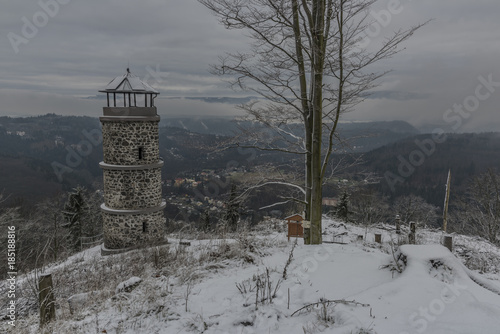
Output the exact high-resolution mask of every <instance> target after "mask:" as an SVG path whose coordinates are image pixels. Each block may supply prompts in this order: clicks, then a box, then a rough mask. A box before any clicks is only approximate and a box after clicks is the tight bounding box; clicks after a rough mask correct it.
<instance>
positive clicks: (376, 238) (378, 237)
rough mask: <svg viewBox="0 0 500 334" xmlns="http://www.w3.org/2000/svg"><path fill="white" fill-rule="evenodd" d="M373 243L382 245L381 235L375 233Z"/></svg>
mask: <svg viewBox="0 0 500 334" xmlns="http://www.w3.org/2000/svg"><path fill="white" fill-rule="evenodd" d="M375 242H378V243H379V244H381V243H382V234H380V233H375Z"/></svg>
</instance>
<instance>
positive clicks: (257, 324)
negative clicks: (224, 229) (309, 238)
mask: <svg viewBox="0 0 500 334" xmlns="http://www.w3.org/2000/svg"><path fill="white" fill-rule="evenodd" d="M324 225H325V236H324V240H325V241H327V242H330V241H333V240H334V241H335V242H338V243H324V244H323V245H317V246H305V245H303V242H302V241H301V240H298V243H297V245H296V246H295V247H294V245H293V244H294V241H293V240H292V241H289V242H287V240H286V237H285V233H283V232H277V231H272V230H270V229H268V228H267V227H263V226H260V227H259V229H258V231H254V232H248V233H245V234H243V235H239V236H237V237H235V238H234V239H222V240H221V239H210V240H194V239H193V240H191V246H188V247H181V246H179V245H178V240H176V239H173V238H172V239H170V241H171V244H170V245H169V246H166V247H159V248H158V247H157V248H152V249H149V250H141V251H134V252H129V253H127V254H122V255H115V256H109V257H105V258H102V257H100V255H99V253H98V252H97V251H96V250H97V249H91V250H88V251H87V252H86V253H82V254H79V255H77V256H74V257H73V258H71V259H68V261H65V262H64V263H60V264H57V265H54V266H52V267H49V268H47V269H46V271H50V272H52V274H53V277H55V281H56V285H57V286H56V289H57V291H56V297H57V298H58V302H57V305H58V310H57V317H58V320H57V321H56V322H54V323H53V324H52V325H51V327H50V328H48V332H49V333H50V332H52V333H120V334H124V333H168V334H170V333H207V334H215V333H219V334H223V333H227V334H233V333H247V334H250V333H258V334H261V333H286V334H294V333H297V334H304V333H306V334H307V333H339V334H340V333H358V334H360V333H372V334H373V333H378V334H403V333H406V334H408V333H411V334H413V333H443V334H444V333H463V334H470V333H486V334H488V333H491V334H498V333H500V295H499V294H498V293H499V292H500V282H499V279H500V275H499V273H498V268H499V263H500V256H499V254H500V252H499V251H498V249H497V248H496V247H495V246H493V245H491V244H488V243H487V242H486V241H484V240H478V239H475V238H471V237H465V236H456V240H457V241H456V242H457V246H456V249H457V250H456V252H455V254H456V255H459V256H462V257H457V256H456V255H454V254H452V253H450V252H449V251H448V250H447V249H446V248H444V247H442V246H440V245H438V244H436V243H437V242H438V241H439V236H440V234H439V233H437V232H432V231H420V232H419V234H418V238H417V240H419V242H420V243H421V245H403V246H401V247H399V250H398V249H396V250H395V253H394V254H393V252H392V247H391V245H390V241H391V240H394V241H396V240H397V236H396V235H395V234H393V232H392V230H391V227H389V226H384V225H381V226H378V227H371V228H368V229H364V228H361V227H357V226H351V225H345V224H340V223H337V222H334V221H331V220H327V221H325V222H324ZM341 233H345V234H344V235H343V236H341V237H336V238H333V237H332V236H333V235H337V234H341ZM373 233H381V234H382V241H383V243H382V245H379V244H376V243H374V242H373ZM358 235H363V236H364V239H365V241H358V240H357V237H358ZM183 240H184V241H185V240H186V238H184V239H183ZM366 240H367V241H366ZM292 248H293V253H292V252H291V251H292ZM481 251H485V252H483V253H481ZM291 254H292V256H291ZM478 259H479V260H478ZM396 260H397V261H396ZM481 261H483V262H481ZM480 262H481V263H482V265H481V266H478V265H477V263H480ZM287 263H288V264H287ZM464 263H466V264H468V265H469V264H472V266H471V268H472V269H473V270H470V269H468V268H466V267H465V266H464ZM285 268H286V275H284V269H285ZM398 271H401V272H398ZM284 276H285V277H286V278H284ZM135 277H139V278H140V279H139V278H135ZM129 279H130V280H129ZM126 280H129V281H133V282H135V283H136V284H138V285H137V287H136V288H135V289H134V290H132V291H131V292H116V291H115V290H116V287H117V286H118V285H119V284H120V283H121V282H124V281H126ZM26 281H29V277H28V278H26ZM478 283H479V284H481V285H479V284H478ZM122 286H123V284H122ZM257 286H258V288H257ZM89 291H94V294H93V295H91V296H90V297H88V300H87V302H86V303H85V304H84V305H82V306H81V307H80V308H79V309H77V310H76V311H75V312H73V314H71V313H70V312H69V307H68V302H67V298H68V297H69V296H71V295H74V294H78V293H81V294H82V295H83V296H85V294H86V293H88V292H89ZM27 298H28V297H27ZM28 299H29V298H28ZM256 301H257V302H256ZM19 318H20V320H19V321H18V322H17V326H16V328H11V327H8V326H7V325H6V324H5V322H2V323H1V325H0V330H8V332H12V333H38V332H39V329H38V326H37V324H38V317H37V316H36V314H24V315H22V316H20V317H19Z"/></svg>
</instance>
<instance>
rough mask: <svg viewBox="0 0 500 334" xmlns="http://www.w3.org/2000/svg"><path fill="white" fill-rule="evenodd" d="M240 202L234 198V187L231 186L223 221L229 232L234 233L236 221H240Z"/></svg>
mask: <svg viewBox="0 0 500 334" xmlns="http://www.w3.org/2000/svg"><path fill="white" fill-rule="evenodd" d="M240 204H241V203H240V201H239V200H238V199H237V198H236V185H235V184H234V183H233V184H232V185H231V193H230V195H229V200H228V201H227V202H226V212H225V214H224V220H225V222H226V224H227V225H228V227H229V230H230V231H236V228H237V227H238V221H239V219H240Z"/></svg>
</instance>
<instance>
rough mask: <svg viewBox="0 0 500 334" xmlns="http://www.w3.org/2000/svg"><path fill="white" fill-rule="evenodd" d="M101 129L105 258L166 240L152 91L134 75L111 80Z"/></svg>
mask: <svg viewBox="0 0 500 334" xmlns="http://www.w3.org/2000/svg"><path fill="white" fill-rule="evenodd" d="M99 92H102V93H106V96H107V107H104V108H103V116H102V117H100V118H99V119H100V121H101V123H102V137H103V155H104V161H102V162H101V163H100V164H99V165H100V167H101V168H102V170H103V179H104V203H103V204H102V205H101V211H102V217H103V233H104V246H103V248H102V253H103V254H112V253H118V252H121V251H125V250H127V249H130V248H134V247H139V246H141V245H144V244H149V245H150V244H154V243H161V242H162V241H163V239H164V232H165V223H166V222H165V218H164V216H163V209H164V208H165V205H166V203H165V201H164V200H163V199H162V194H161V168H162V166H163V160H162V159H161V158H160V152H159V135H158V123H159V121H160V116H158V115H157V114H156V107H155V106H154V99H155V98H156V96H157V95H158V94H159V93H158V91H156V90H155V89H154V88H152V87H151V86H149V85H148V84H146V83H144V82H142V81H141V80H140V79H139V78H138V77H137V76H135V75H132V74H131V73H130V71H129V69H127V73H126V74H125V75H122V76H119V77H116V78H115V79H113V80H112V81H111V82H110V83H109V84H108V85H107V86H106V88H105V89H104V90H100V91H99Z"/></svg>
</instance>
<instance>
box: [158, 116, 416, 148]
mask: <svg viewBox="0 0 500 334" xmlns="http://www.w3.org/2000/svg"><path fill="white" fill-rule="evenodd" d="M250 124H251V125H252V126H258V125H255V124H253V123H250V122H248V121H236V120H234V119H233V118H231V117H191V118H190V117H165V118H162V120H161V123H160V125H162V126H169V127H175V128H179V129H184V130H187V131H190V132H196V133H202V134H215V135H224V136H232V135H234V134H236V133H238V132H239V128H240V127H246V128H248V127H249V125H250ZM301 131H302V127H301V125H297V126H296V134H299V135H300V134H301ZM339 133H340V135H341V136H342V138H344V139H345V140H347V142H348V143H349V144H350V146H351V147H353V149H354V151H355V152H368V151H370V150H373V149H375V148H378V147H381V146H383V145H387V144H390V143H393V142H396V141H398V140H400V139H403V138H406V137H409V136H414V135H416V134H419V133H420V132H419V131H418V130H417V129H416V128H414V127H413V126H412V125H410V124H409V123H407V122H404V121H389V122H346V123H340V125H339Z"/></svg>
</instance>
